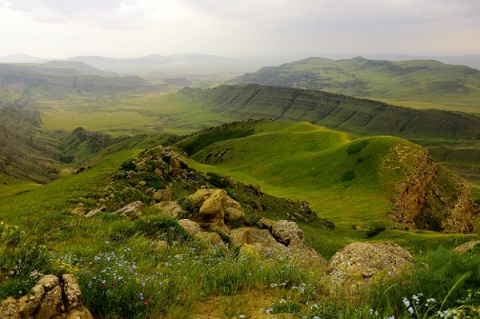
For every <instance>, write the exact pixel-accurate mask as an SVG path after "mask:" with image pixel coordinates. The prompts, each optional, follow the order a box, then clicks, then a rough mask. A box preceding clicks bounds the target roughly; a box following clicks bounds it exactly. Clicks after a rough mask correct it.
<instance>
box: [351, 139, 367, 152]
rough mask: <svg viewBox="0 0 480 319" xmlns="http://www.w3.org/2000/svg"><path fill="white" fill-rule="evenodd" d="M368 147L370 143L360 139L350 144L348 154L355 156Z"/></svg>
mask: <svg viewBox="0 0 480 319" xmlns="http://www.w3.org/2000/svg"><path fill="white" fill-rule="evenodd" d="M367 145H368V141H367V140H364V139H359V140H356V141H353V142H352V143H350V145H349V146H348V149H347V153H348V154H355V153H358V152H360V151H361V150H363V149H364V148H365V146H367Z"/></svg>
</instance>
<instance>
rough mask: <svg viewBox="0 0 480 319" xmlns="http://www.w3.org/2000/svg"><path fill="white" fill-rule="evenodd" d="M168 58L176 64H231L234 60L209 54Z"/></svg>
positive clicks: (180, 55)
mask: <svg viewBox="0 0 480 319" xmlns="http://www.w3.org/2000/svg"><path fill="white" fill-rule="evenodd" d="M168 58H169V59H170V60H172V61H175V62H231V61H234V59H232V58H226V57H223V56H218V55H208V54H171V55H169V56H168Z"/></svg>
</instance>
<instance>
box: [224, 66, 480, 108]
mask: <svg viewBox="0 0 480 319" xmlns="http://www.w3.org/2000/svg"><path fill="white" fill-rule="evenodd" d="M229 83H232V84H238V83H256V84H263V85H274V86H285V87H294V88H303V89H310V90H322V91H327V92H332V93H340V94H345V95H350V96H355V97H368V98H373V99H379V100H395V101H423V102H426V103H431V104H433V103H437V104H439V105H441V106H442V107H443V106H444V107H447V108H450V109H458V110H464V111H472V112H478V111H479V109H478V96H480V70H477V69H473V68H470V67H467V66H461V65H449V64H444V63H441V62H438V61H434V60H411V61H386V60H368V59H365V58H362V57H357V58H354V59H345V60H330V59H325V58H308V59H304V60H300V61H296V62H291V63H286V64H283V65H280V66H275V67H264V68H261V69H260V70H258V71H257V72H253V73H246V74H244V75H242V76H239V77H236V78H234V79H232V80H231V81H230V82H229Z"/></svg>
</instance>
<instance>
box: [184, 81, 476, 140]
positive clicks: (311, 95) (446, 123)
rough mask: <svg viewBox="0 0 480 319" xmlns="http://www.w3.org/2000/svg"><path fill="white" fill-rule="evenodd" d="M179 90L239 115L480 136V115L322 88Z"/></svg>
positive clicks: (354, 128)
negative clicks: (400, 104)
mask: <svg viewBox="0 0 480 319" xmlns="http://www.w3.org/2000/svg"><path fill="white" fill-rule="evenodd" d="M178 94H179V95H181V96H183V97H186V98H189V99H190V101H191V102H190V103H192V104H193V103H197V104H200V105H203V106H205V108H209V109H210V110H211V112H213V113H216V114H221V115H224V116H225V117H229V118H237V119H249V118H254V119H260V118H270V119H274V120H278V121H308V122H310V123H313V124H318V125H322V126H326V127H329V128H335V129H340V130H344V131H349V132H354V133H356V134H364V135H379V134H387V135H394V136H399V137H404V138H414V139H415V140H427V139H452V140H458V139H460V140H462V139H463V140H476V139H478V138H480V119H479V118H478V117H476V116H473V115H469V114H466V113H460V112H448V111H440V110H415V109H411V108H405V107H398V106H393V105H390V104H386V103H383V102H378V101H373V100H368V99H358V98H353V97H349V96H345V95H338V94H332V93H326V92H320V91H312V90H302V89H293V88H286V87H274V86H263V85H258V84H248V85H244V86H227V85H223V86H219V87H216V88H213V89H204V90H202V89H188V88H187V89H183V90H181V91H180V92H179V93H178Z"/></svg>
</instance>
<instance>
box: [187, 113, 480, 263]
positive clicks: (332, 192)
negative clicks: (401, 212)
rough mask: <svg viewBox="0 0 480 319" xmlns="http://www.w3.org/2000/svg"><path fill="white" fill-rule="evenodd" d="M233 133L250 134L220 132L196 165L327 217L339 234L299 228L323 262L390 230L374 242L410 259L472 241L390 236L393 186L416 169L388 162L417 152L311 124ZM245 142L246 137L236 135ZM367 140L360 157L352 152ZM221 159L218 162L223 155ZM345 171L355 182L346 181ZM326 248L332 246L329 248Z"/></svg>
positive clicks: (388, 140)
mask: <svg viewBox="0 0 480 319" xmlns="http://www.w3.org/2000/svg"><path fill="white" fill-rule="evenodd" d="M232 130H234V131H237V132H243V133H245V132H248V133H245V134H243V135H245V136H243V137H235V134H233V133H231V132H230V133H225V131H226V130H224V131H223V134H222V132H216V135H215V136H216V139H210V142H211V143H212V144H210V145H209V146H206V147H204V148H203V149H201V150H198V149H197V148H190V150H193V152H195V154H192V155H193V159H194V160H196V161H199V162H204V163H203V164H200V163H195V162H193V161H192V162H191V165H193V166H194V167H196V168H197V169H199V170H202V171H214V172H217V173H220V174H226V175H230V176H232V177H233V178H235V179H238V180H241V181H243V182H245V183H251V184H259V185H261V189H262V191H265V192H267V193H269V194H273V195H275V196H279V197H284V198H291V199H293V200H307V201H308V202H309V203H310V205H311V207H312V208H313V209H314V210H315V211H316V212H317V213H318V214H319V216H320V217H322V218H327V219H328V220H331V221H333V222H334V223H335V225H336V229H335V230H334V231H319V230H318V229H316V228H315V227H311V226H310V225H308V224H302V228H303V229H304V231H305V233H306V234H307V240H308V241H309V242H310V243H311V244H312V246H313V247H315V248H316V249H317V250H318V251H320V252H321V253H322V254H324V255H325V256H331V255H333V253H335V251H336V250H338V249H339V248H340V247H343V246H344V245H345V244H347V243H349V242H354V241H365V240H367V239H366V237H365V232H364V231H355V230H353V227H352V226H353V225H357V226H360V227H361V228H362V229H363V230H365V229H366V228H367V227H373V226H375V225H378V224H380V225H385V226H387V230H386V231H385V232H384V233H382V235H381V236H378V237H377V238H374V239H373V240H374V241H376V240H394V241H396V242H398V243H401V244H402V245H404V246H405V247H407V248H409V249H411V251H412V252H418V251H420V250H423V251H425V250H427V249H428V247H429V245H431V244H434V245H440V244H443V245H448V246H453V245H454V244H456V243H458V242H463V241H466V240H468V238H472V237H475V236H463V235H441V234H437V233H433V232H420V233H411V232H403V231H397V230H392V229H388V228H389V226H390V225H392V224H393V223H392V222H391V220H390V219H389V218H388V211H389V210H390V209H391V202H390V199H391V198H392V197H393V195H394V185H396V183H397V182H398V180H399V179H400V178H401V177H402V176H404V174H405V172H407V171H408V170H409V169H410V168H411V166H409V165H413V163H410V162H409V161H406V162H404V163H403V164H402V165H403V166H402V167H401V168H399V169H393V170H392V169H389V168H387V167H386V166H385V165H383V163H384V162H385V161H386V160H387V161H388V159H390V158H391V150H392V148H393V147H395V146H397V145H402V146H404V147H407V148H408V149H410V153H412V154H413V153H415V152H417V151H419V150H420V148H419V147H418V146H416V145H414V144H411V143H409V142H407V141H405V140H401V139H398V138H394V137H369V138H361V139H356V138H355V137H353V136H352V135H350V134H346V133H342V132H336V131H331V130H328V129H325V128H321V127H317V126H313V125H311V124H308V123H280V124H278V123H273V122H260V123H259V124H258V123H253V122H252V123H247V124H240V125H235V126H233V129H232ZM213 132H215V130H210V131H204V132H203V134H198V135H193V136H191V137H189V138H186V139H185V140H183V141H181V142H180V143H179V144H178V145H179V146H181V147H183V148H185V149H189V146H191V145H192V144H195V143H197V142H198V141H199V140H203V138H205V137H206V138H207V139H208V136H209V135H212V133H213ZM239 135H242V134H239ZM366 141H368V144H366V146H365V147H364V148H363V149H361V150H360V151H358V152H353V153H350V154H349V152H348V150H349V149H350V150H352V149H355V146H352V145H359V144H361V143H364V142H366ZM220 155H221V156H220ZM348 171H354V172H355V178H354V179H352V180H349V181H342V176H344V174H345V173H346V172H348ZM325 243H328V244H327V245H325Z"/></svg>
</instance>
